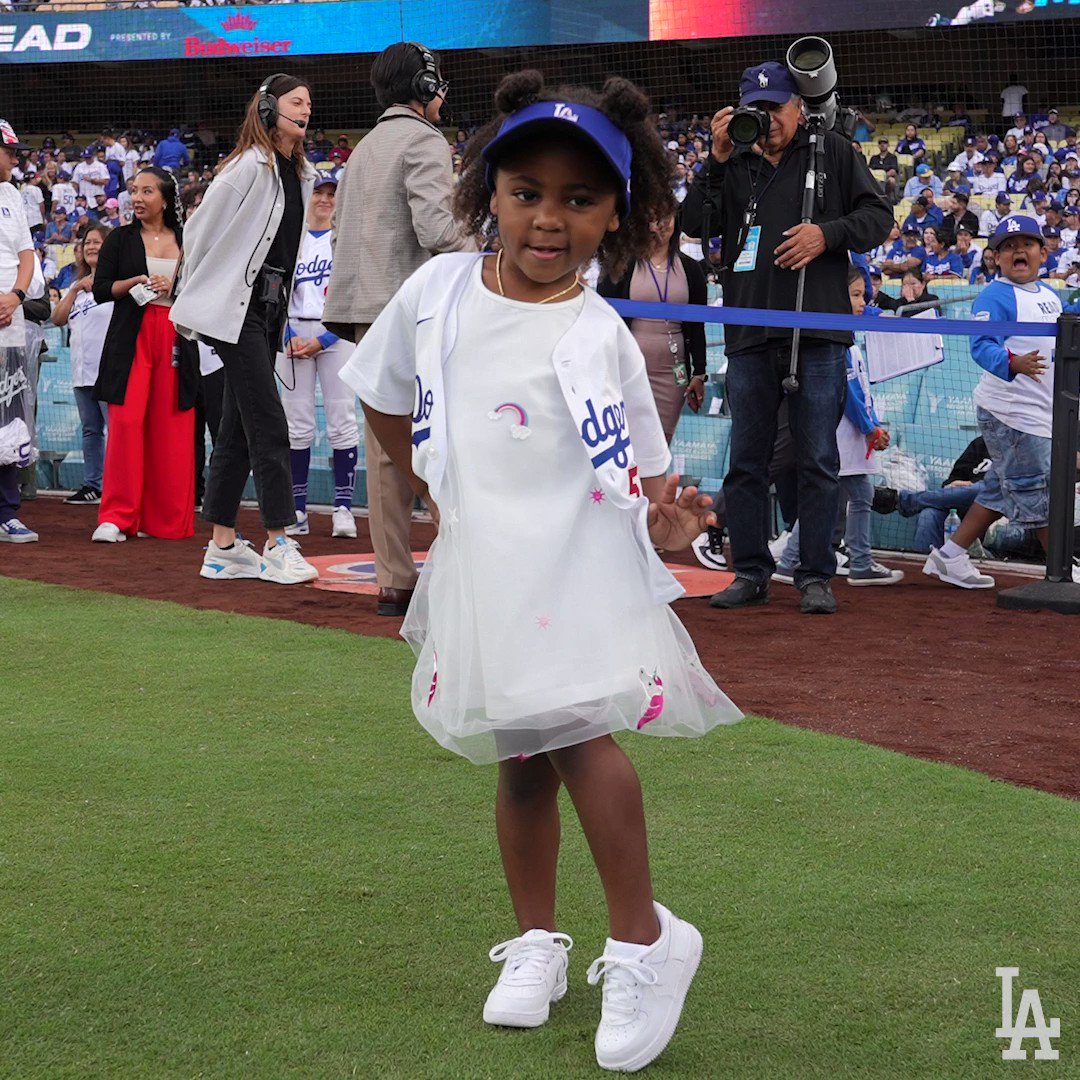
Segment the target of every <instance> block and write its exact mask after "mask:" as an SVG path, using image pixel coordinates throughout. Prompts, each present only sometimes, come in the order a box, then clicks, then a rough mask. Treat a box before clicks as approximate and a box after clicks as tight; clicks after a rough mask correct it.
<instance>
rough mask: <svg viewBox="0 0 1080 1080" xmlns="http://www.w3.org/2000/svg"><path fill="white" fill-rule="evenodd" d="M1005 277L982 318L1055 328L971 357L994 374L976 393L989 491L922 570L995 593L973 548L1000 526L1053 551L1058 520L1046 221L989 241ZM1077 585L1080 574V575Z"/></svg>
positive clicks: (979, 341)
mask: <svg viewBox="0 0 1080 1080" xmlns="http://www.w3.org/2000/svg"><path fill="white" fill-rule="evenodd" d="M989 246H990V248H991V250H993V251H995V252H996V253H997V265H998V271H999V275H1000V276H999V277H998V278H996V279H995V280H994V281H992V282H991V283H990V284H989V285H987V286H986V288H985V289H983V291H982V292H981V293H980V294H979V297H978V299H977V300H976V301H975V303H974V304H972V307H971V313H972V317H973V318H975V319H982V320H985V321H987V322H1020V323H1032V322H1039V323H1046V324H1047V333H1046V335H1045V336H1043V335H1039V336H1038V337H1020V336H1016V335H1012V336H1009V337H1004V336H998V335H993V334H986V335H985V336H981V337H976V338H972V340H971V356H972V359H974V361H975V363H977V364H978V365H979V367H981V368H983V369H984V371H985V374H984V375H983V377H982V379H981V380H980V382H979V384H978V385H977V386H976V387H975V393H974V395H973V398H974V401H975V416H976V419H977V421H978V424H979V433H980V434H981V435H982V437H983V439H984V440H985V442H986V448H987V452H988V453H989V455H990V461H991V467H990V469H989V470H988V471H987V473H986V475H985V477H984V480H985V485H984V487H983V490H982V491H981V492H980V493H979V497H978V498H977V499H976V500H975V502H974V503H973V504H972V507H971V509H970V510H969V511H968V512H967V513H966V514H965V515H964V520H963V522H961V524H960V527H959V528H958V529H957V530H956V532H955V533H954V534H953V537H952V539H951V540H947V541H946V542H945V543H944V544H943V545H942V547H941V549H940V550H939V549H937V548H933V547H932V548H931V549H930V555H929V557H928V558H927V560H926V565H925V566H924V567H923V573H924V574H926V575H928V576H929V577H938V578H941V580H942V581H947V582H948V583H949V584H950V585H957V586H959V587H960V588H962V589H992V588H993V587H994V579H993V578H992V577H990V576H989V575H987V574H982V573H979V571H978V570H976V569H975V567H974V566H973V565H972V563H971V559H970V558H969V557H968V553H967V549H968V547H969V546H970V545H971V544H973V543H974V542H975V541H976V540H977V539H980V538H981V537H982V536H984V535H985V533H986V530H987V529H988V528H989V527H990V526H991V525H992V524H993V523H994V522H995V521H997V519H998V518H1000V517H1007V518H1008V519H1009V520H1010V521H1011V522H1012V523H1013V524H1016V525H1019V526H1021V527H1022V528H1024V529H1033V530H1035V531H1036V532H1037V533H1038V536H1039V540H1040V541H1041V542H1042V545H1043V548H1044V549H1045V548H1046V546H1047V526H1048V524H1049V517H1050V491H1049V482H1050V441H1051V433H1052V419H1053V413H1052V409H1053V390H1054V371H1053V365H1054V341H1055V337H1054V333H1055V325H1054V324H1055V323H1056V322H1057V318H1058V316H1059V315H1060V314H1061V301H1060V300H1059V299H1058V294H1057V292H1056V291H1055V290H1054V289H1052V288H1050V286H1048V285H1046V284H1044V283H1043V282H1041V281H1039V270H1040V268H1041V267H1042V265H1043V263H1044V262H1045V261H1046V254H1047V252H1046V243H1045V241H1044V239H1043V234H1042V229H1041V228H1040V227H1039V224H1038V222H1037V221H1036V220H1035V219H1034V218H1033V217H1029V216H1027V215H1021V214H1016V215H1013V216H1011V217H1007V218H1005V220H1004V221H1002V222H1001V223H1000V224H999V225H998V227H997V228H996V229H995V230H994V234H993V236H991V237H990V243H989ZM1074 577H1076V578H1077V580H1080V575H1078V574H1077V572H1076V571H1074Z"/></svg>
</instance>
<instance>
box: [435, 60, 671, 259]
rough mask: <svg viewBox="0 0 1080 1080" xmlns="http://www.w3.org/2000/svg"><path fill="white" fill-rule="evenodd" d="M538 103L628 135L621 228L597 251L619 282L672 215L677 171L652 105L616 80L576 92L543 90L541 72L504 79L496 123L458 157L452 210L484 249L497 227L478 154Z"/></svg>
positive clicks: (566, 88) (574, 88)
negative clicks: (653, 229) (566, 107)
mask: <svg viewBox="0 0 1080 1080" xmlns="http://www.w3.org/2000/svg"><path fill="white" fill-rule="evenodd" d="M535 101H565V102H567V103H571V104H577V105H588V106H590V107H592V108H594V109H598V110H599V111H600V112H602V113H603V114H604V115H605V116H607V118H608V119H609V120H611V121H612V123H614V124H615V125H616V126H617V127H618V128H619V129H620V130H621V131H622V132H623V134H624V135H625V136H626V137H627V139H628V140H629V142H630V149H631V151H632V153H633V161H632V164H631V166H630V193H631V194H630V201H631V205H630V212H629V213H628V214H620V215H619V227H618V229H617V230H616V231H615V232H613V233H608V234H607V235H606V236H605V238H604V240H603V242H602V243H601V245H600V248H599V250H598V251H597V253H596V254H597V258H598V259H599V260H600V265H601V268H602V270H603V272H604V273H605V274H606V275H607V276H609V277H612V278H615V279H618V278H620V277H621V276H622V275H623V274H624V273H625V272H626V269H627V267H628V266H629V265H630V264H631V263H632V262H633V261H634V260H635V259H638V258H641V257H642V256H644V254H645V252H646V251H647V250H648V248H649V243H650V233H649V225H650V224H651V223H652V222H653V221H656V220H661V219H663V218H665V217H668V216H670V215H671V214H673V213H675V210H676V202H675V197H674V195H673V194H672V181H673V174H674V169H673V167H672V164H671V161H670V159H669V157H668V155H667V153H666V152H665V150H664V148H663V145H662V144H661V142H660V136H659V133H658V131H657V128H656V125H655V124H654V123H651V122H650V105H649V99H648V98H647V97H646V96H645V94H643V93H642V92H641V90H639V89H638V88H637V87H636V86H635V85H634V84H633V83H632V82H630V81H629V80H628V79H621V78H617V77H613V78H610V79H608V80H607V82H606V83H604V88H603V90H601V91H600V93H597V92H596V91H595V90H590V89H589V88H587V87H581V86H554V87H548V86H545V85H544V76H543V75H542V74H541V73H540V72H539V71H534V70H527V71H519V72H516V73H514V74H512V75H507V76H506V77H505V78H504V79H503V80H502V82H500V83H499V86H498V88H497V89H496V91H495V108H496V109H497V110H498V113H497V115H496V116H495V118H494V119H493V120H492V121H491V122H490V123H488V124H486V125H485V126H484V127H482V128H481V129H480V130H479V131H477V132H476V134H475V135H473V137H472V138H471V139H470V140H469V142H468V145H467V146H466V147H465V151H464V154H463V156H462V167H461V180H460V182H459V183H458V186H457V189H456V191H455V193H454V212H455V214H456V216H457V217H458V218H459V219H460V220H461V221H462V222H463V223H464V226H465V230H466V232H467V233H468V234H469V235H470V236H475V237H477V238H478V239H479V240H480V242H481V245H483V244H486V243H489V242H490V241H491V240H493V239H494V237H495V236H496V234H497V232H498V229H497V227H496V224H495V221H494V220H493V219H492V217H491V212H490V209H489V207H490V202H491V192H490V191H489V190H488V187H487V181H486V177H485V172H486V168H485V162H484V159H483V157H482V152H483V149H484V147H485V146H487V144H488V143H489V142H491V140H492V139H494V138H495V135H496V134H497V133H498V130H499V126H500V125H501V124H502V122H503V120H505V119H506V117H507V116H509V115H510V113H513V112H517V110H518V109H523V108H524V107H525V106H526V105H531V104H532V103H533V102H535Z"/></svg>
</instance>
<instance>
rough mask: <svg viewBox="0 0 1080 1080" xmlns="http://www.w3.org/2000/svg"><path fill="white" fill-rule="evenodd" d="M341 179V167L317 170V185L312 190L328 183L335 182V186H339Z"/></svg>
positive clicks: (316, 189)
mask: <svg viewBox="0 0 1080 1080" xmlns="http://www.w3.org/2000/svg"><path fill="white" fill-rule="evenodd" d="M340 179H341V170H340V169H318V170H316V172H315V186H314V187H313V188H312V189H311V190H312V191H318V190H319V188H321V187H326V185H327V184H333V185H334V187H337V185H338V181H339V180H340Z"/></svg>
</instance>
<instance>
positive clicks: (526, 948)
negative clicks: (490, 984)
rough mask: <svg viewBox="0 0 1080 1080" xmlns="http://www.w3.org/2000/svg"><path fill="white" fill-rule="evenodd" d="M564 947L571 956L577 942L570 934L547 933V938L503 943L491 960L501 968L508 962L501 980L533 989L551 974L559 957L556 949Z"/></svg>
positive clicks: (520, 939)
mask: <svg viewBox="0 0 1080 1080" xmlns="http://www.w3.org/2000/svg"><path fill="white" fill-rule="evenodd" d="M560 943H561V944H563V945H564V946H565V947H566V951H567V952H569V951H570V950H571V949H572V948H573V947H574V939H573V938H572V937H570V935H569V934H560V933H545V936H544V937H543V938H540V937H538V936H533V937H532V938H531V939H530V940H529V941H526V940H525V939H524V938H523V937H516V938H510V939H509V940H508V941H501V942H499V944H498V945H496V946H495V947H494V948H493V949H492V950H491V952H489V953H488V958H489V959H490V960H491V961H492V962H494V963H496V964H501V963H502V962H503V961H508V963H507V965H506V970H505V971H504V972H503V974H502V976H500V978H501V979H502V980H503V981H504V982H506V983H509V984H510V985H512V986H533V985H535V984H536V983H538V982H541V981H542V980H543V979H544V977H545V976H546V974H547V969H548V965H549V964H550V963H551V961H552V959H553V958H554V957H555V955H556V952H555V947H556V945H558V944H560Z"/></svg>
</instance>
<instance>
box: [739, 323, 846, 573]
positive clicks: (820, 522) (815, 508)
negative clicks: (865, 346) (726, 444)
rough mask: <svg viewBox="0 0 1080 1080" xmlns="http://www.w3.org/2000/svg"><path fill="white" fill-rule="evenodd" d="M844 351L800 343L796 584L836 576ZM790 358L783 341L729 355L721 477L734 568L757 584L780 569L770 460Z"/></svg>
mask: <svg viewBox="0 0 1080 1080" xmlns="http://www.w3.org/2000/svg"><path fill="white" fill-rule="evenodd" d="M846 353H847V349H846V347H845V346H843V345H838V344H836V343H835V342H831V341H815V340H813V339H811V340H809V341H803V343H802V347H801V350H800V356H799V389H798V391H797V392H796V393H794V394H791V395H789V396H788V412H789V423H790V425H791V434H792V438H793V440H794V442H795V466H796V470H797V474H798V490H799V521H800V524H801V530H800V533H801V541H800V551H799V564H800V565H799V569H798V570H797V571H796V572H795V584H796V585H797V586H798V587H799V588H803V587H805V586H806V585H808V584H809V583H810V582H811V581H828V580H829V579H830V578H831V577H832V576H833V574H835V573H836V557H835V555H834V554H833V548H832V542H831V541H832V533H833V528H834V526H835V525H836V514H837V507H838V505H839V494H840V486H839V481H838V478H837V474H838V473H839V471H840V455H839V453H838V451H837V449H836V425H837V424H839V423H840V417H841V415H842V414H843V411H844V397H845V395H846V393H847V371H846V367H845V364H844V357H845V355H846ZM790 357H791V345H790V343H789V342H784V341H779V342H776V343H775V344H769V345H763V346H761V347H760V348H757V349H747V350H746V351H744V352H738V353H732V354H731V355H730V356H729V357H728V370H727V394H728V401H729V403H730V405H731V464H730V466H729V468H728V474H727V477H726V478H725V479H724V498H725V501H726V503H727V526H728V534H729V536H730V538H731V555H732V561H733V563H734V566H735V573H736V575H737V576H739V577H743V578H749V579H750V580H752V581H755V582H757V583H759V584H764V583H765V582H767V581H768V580H769V577H770V575H771V574H772V572H773V570H774V569H775V568H776V564H775V563H774V562H773V558H772V555H770V554H769V536H770V534H771V531H770V524H771V523H770V521H769V458H770V456H771V454H772V449H773V443H774V441H775V439H776V411H777V409H778V408H779V405H780V401H781V399H782V397H783V394H784V391H783V387H782V385H781V383H782V382H783V379H784V377H785V376H786V375H787V368H788V361H789V359H790Z"/></svg>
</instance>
